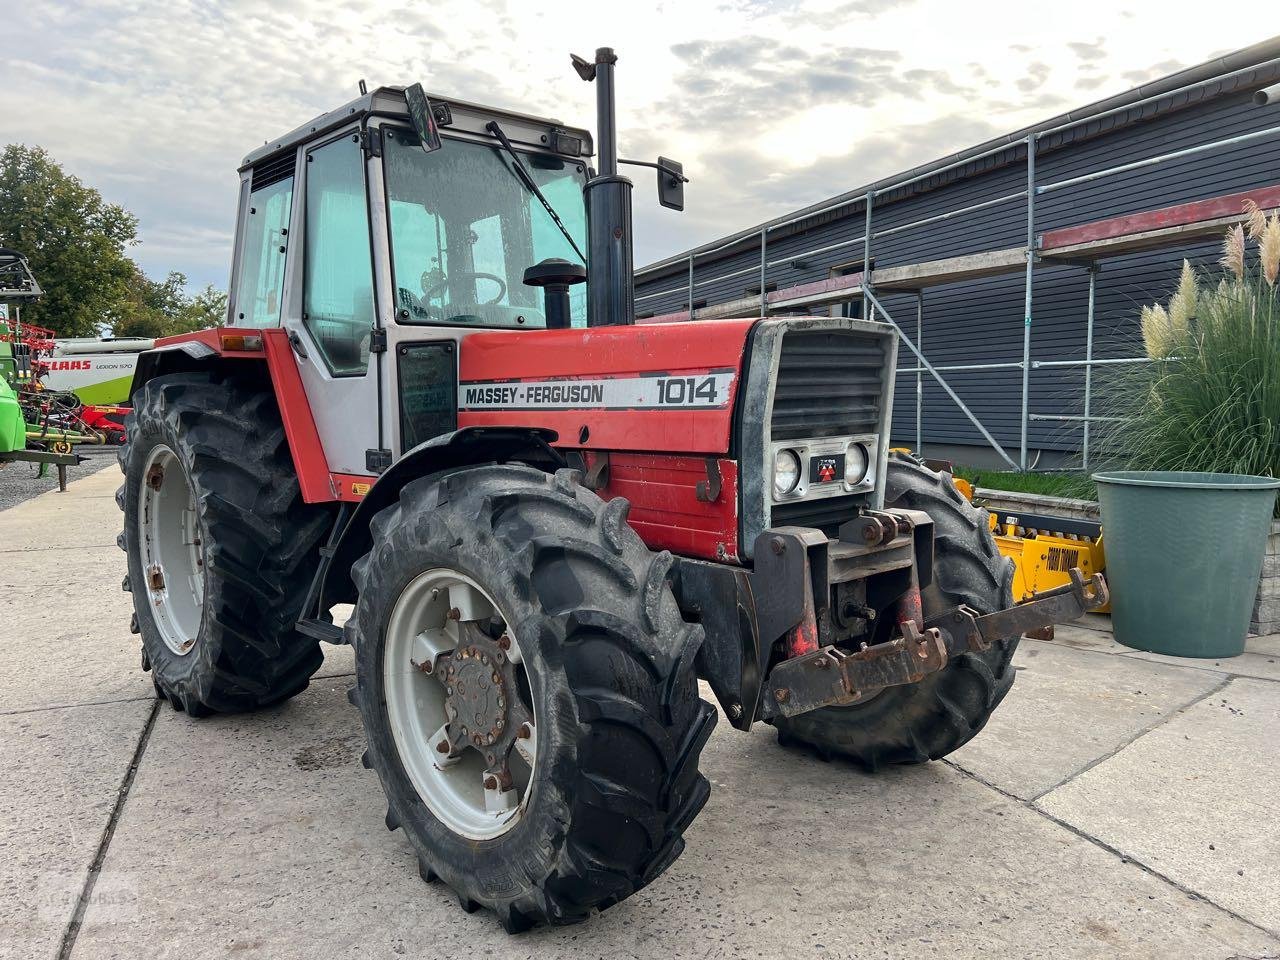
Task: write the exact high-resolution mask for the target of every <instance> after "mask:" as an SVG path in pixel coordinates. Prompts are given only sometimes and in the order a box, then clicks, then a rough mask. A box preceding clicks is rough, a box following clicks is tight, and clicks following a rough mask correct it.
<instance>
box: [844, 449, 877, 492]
mask: <svg viewBox="0 0 1280 960" xmlns="http://www.w3.org/2000/svg"><path fill="white" fill-rule="evenodd" d="M870 466H871V455H870V454H868V453H867V448H866V447H864V446H863V445H862V444H860V443H851V444H849V449H848V450H846V451H845V454H844V482H845V483H847V484H849V485H850V486H855V487H856V486H857V485H858V484H860V483H861V482H862V481H863V480H865V479H866V478H867V470H868V468H869V467H870Z"/></svg>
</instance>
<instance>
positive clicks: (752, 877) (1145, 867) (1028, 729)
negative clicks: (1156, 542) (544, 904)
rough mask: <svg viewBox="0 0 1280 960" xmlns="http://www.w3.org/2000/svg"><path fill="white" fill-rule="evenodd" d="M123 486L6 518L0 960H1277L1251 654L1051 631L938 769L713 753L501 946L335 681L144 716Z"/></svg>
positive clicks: (1268, 755) (1262, 687)
mask: <svg viewBox="0 0 1280 960" xmlns="http://www.w3.org/2000/svg"><path fill="white" fill-rule="evenodd" d="M118 484H119V473H118V471H117V470H116V469H115V468H114V467H111V468H108V469H106V470H104V471H103V472H101V473H98V474H94V475H92V476H90V477H88V478H86V479H83V480H80V481H77V482H76V483H74V484H72V486H71V488H70V490H69V492H68V493H66V494H57V493H51V494H46V495H43V496H41V497H38V498H36V499H34V500H31V501H28V502H27V503H24V504H22V505H20V506H17V507H14V508H12V509H9V510H5V511H0V643H2V644H3V647H0V649H3V650H4V651H5V653H6V656H5V658H4V660H3V666H2V667H0V761H2V762H0V771H2V772H0V808H2V809H3V810H4V811H5V817H4V826H3V828H2V829H0V893H2V896H0V958H8V957H12V958H15V960H17V958H23V960H26V958H55V957H59V956H61V957H71V958H100V957H102V958H105V957H122V958H123V957H130V958H132V957H152V956H154V957H184V958H185V957H189V956H191V955H200V956H205V957H219V956H232V957H264V958H267V957H269V958H279V957H307V958H328V957H355V956H384V955H385V956H392V957H394V956H400V955H404V956H411V957H442V958H443V957H471V956H483V957H493V958H505V957H513V958H514V957H573V958H575V960H582V958H587V957H654V956H671V957H699V958H704V957H713V958H714V957H777V956H784V955H785V956H788V957H810V956H813V957H854V956H856V957H935V956H936V957H971V956H975V957H976V956H990V957H1053V958H1063V957H1114V956H1123V957H1152V958H1156V957H1159V958H1165V957H1179V958H1181V957H1212V958H1223V960H1225V958H1230V957H1240V958H1243V957H1280V873H1277V869H1278V868H1277V864H1280V798H1278V797H1277V791H1276V788H1275V776H1276V772H1277V770H1280V667H1278V665H1277V663H1276V661H1277V660H1280V656H1278V655H1277V654H1280V648H1278V646H1277V639H1276V638H1265V639H1262V640H1258V641H1251V643H1250V652H1249V653H1248V654H1246V656H1245V657H1241V658H1237V659H1236V660H1229V661H1222V662H1219V663H1212V662H1210V663H1204V662H1194V661H1183V660H1173V659H1171V658H1155V657H1152V656H1150V655H1145V654H1138V653H1136V652H1134V651H1129V650H1127V648H1124V647H1120V646H1119V645H1117V644H1115V643H1114V641H1113V640H1111V638H1110V636H1109V635H1108V634H1107V632H1106V630H1105V621H1103V620H1100V619H1094V620H1091V621H1090V622H1089V623H1087V624H1085V625H1084V626H1079V627H1070V628H1060V629H1059V638H1058V640H1057V641H1055V642H1053V643H1040V642H1028V643H1025V644H1024V645H1023V646H1022V647H1021V648H1020V651H1019V653H1018V657H1017V660H1016V661H1015V662H1016V665H1017V667H1018V669H1019V677H1018V680H1017V682H1016V683H1015V685H1014V688H1013V692H1012V693H1011V694H1010V696H1009V699H1008V700H1007V701H1006V703H1005V704H1004V705H1003V707H1002V708H1001V710H1000V711H999V712H998V713H997V714H996V716H995V717H994V718H993V720H992V722H991V723H990V724H989V726H988V728H987V729H986V730H985V731H984V732H983V733H982V734H981V735H980V736H979V737H978V738H976V739H975V740H974V741H973V742H972V743H971V744H969V745H968V746H966V747H965V748H963V749H962V750H960V751H959V752H958V753H957V754H956V755H955V756H954V757H953V758H951V760H950V761H948V762H944V763H933V764H928V765H925V766H923V767H913V768H901V769H895V770H890V771H888V772H886V773H883V774H880V775H878V776H874V777H873V776H868V775H865V774H863V773H861V772H859V771H858V770H856V769H854V768H853V767H851V766H848V765H846V764H842V763H831V764H826V763H822V762H821V761H819V760H817V759H816V758H814V757H812V756H810V755H809V754H807V753H802V752H792V751H787V750H783V749H781V748H779V747H778V746H777V744H776V743H775V742H774V736H773V734H772V731H770V730H769V729H768V728H763V727H762V728H758V729H757V730H756V731H755V732H753V733H752V734H741V733H737V732H735V731H733V730H731V729H729V728H728V726H727V724H721V725H720V726H719V727H718V728H717V730H716V732H715V734H714V735H713V736H712V739H711V741H710V743H709V744H708V746H707V748H706V751H705V752H704V760H703V769H704V772H705V773H706V774H707V776H708V777H709V778H710V779H711V780H712V787H713V790H712V798H711V801H710V802H709V803H708V805H707V807H706V809H705V810H704V811H703V813H702V815H701V816H700V817H699V819H698V820H697V821H696V822H695V823H694V825H693V827H692V828H691V829H690V831H689V833H688V835H687V839H688V848H687V850H686V851H685V853H684V855H683V856H682V857H681V858H680V859H679V860H677V861H676V863H675V864H674V865H673V866H672V868H671V869H670V870H669V871H668V872H667V873H666V874H665V875H664V876H663V877H661V878H659V879H658V880H657V881H655V882H654V883H653V884H652V885H650V886H649V887H648V888H646V889H645V890H644V891H642V892H641V893H639V894H637V895H636V896H634V897H632V898H630V899H629V900H627V901H625V902H624V903H622V904H620V905H618V906H617V907H615V908H613V909H611V910H608V911H606V912H605V913H603V914H602V915H600V916H599V917H597V918H595V919H594V920H592V921H591V922H589V923H587V924H583V925H579V926H575V927H569V928H563V929H552V930H539V931H534V932H533V933H531V934H527V935H524V936H521V937H516V938H510V937H507V936H506V934H504V933H503V932H502V930H501V928H500V926H499V925H498V924H497V922H496V920H495V919H494V918H493V917H492V916H491V915H488V914H486V913H484V912H480V913H476V914H472V915H468V914H465V913H462V912H461V911H460V910H459V909H458V907H457V905H456V903H455V902H454V900H453V897H452V896H451V895H450V894H449V892H448V891H447V889H446V888H444V887H441V886H435V885H427V884H424V883H422V882H421V881H420V880H419V879H418V877H417V871H416V867H415V863H414V859H413V857H412V855H411V853H410V851H409V849H408V846H407V844H406V842H405V841H404V839H403V836H402V834H400V833H394V834H393V833H388V832H387V831H386V830H385V829H384V827H383V825H382V814H383V812H384V809H385V807H384V804H383V800H382V796H381V791H380V789H379V787H378V783H377V778H376V777H375V776H373V774H371V773H368V772H366V771H364V770H363V769H362V768H361V767H360V764H359V759H358V758H359V754H360V751H361V749H362V734H361V730H360V725H359V720H358V718H357V716H356V714H355V711H354V710H352V709H351V708H350V707H349V706H348V704H347V702H346V697H345V690H346V687H347V685H348V684H349V683H350V676H349V674H350V670H351V661H350V654H349V651H346V650H344V649H339V650H332V651H329V653H330V656H329V658H328V660H327V661H326V664H325V667H324V668H323V669H322V670H321V673H320V675H319V677H318V678H317V679H316V680H314V681H313V682H312V685H311V688H310V689H309V690H308V691H307V692H306V693H304V694H303V695H302V696H300V697H298V698H296V699H295V700H294V701H292V702H290V703H288V704H286V705H284V706H282V707H279V708H276V709H273V710H269V711H265V712H263V713H260V714H255V715H252V716H241V717H217V718H211V719H209V720H204V721H192V720H191V719H190V718H188V717H187V716H186V715H185V714H179V713H174V712H173V711H171V710H169V709H168V707H167V706H166V707H164V709H159V708H158V707H157V705H156V701H154V700H153V699H152V697H151V686H150V678H149V677H148V676H147V675H146V674H143V673H142V672H141V671H140V670H139V663H138V657H139V655H138V642H137V638H136V637H134V636H132V635H130V634H129V632H128V619H129V609H130V607H129V598H128V596H127V595H126V594H124V593H122V592H121V590H120V580H121V578H122V576H123V573H124V561H123V554H121V553H120V551H119V550H118V549H116V547H115V546H114V539H115V533H116V531H117V529H118V527H119V511H118V510H117V509H116V507H115V503H114V501H113V500H112V494H113V493H114V490H115V487H116V486H117V485H118ZM51 587H52V588H53V590H52V592H50V589H49V588H51Z"/></svg>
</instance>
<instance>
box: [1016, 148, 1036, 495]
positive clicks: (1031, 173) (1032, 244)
mask: <svg viewBox="0 0 1280 960" xmlns="http://www.w3.org/2000/svg"><path fill="white" fill-rule="evenodd" d="M1035 266H1036V135H1035V134H1034V133H1033V134H1031V135H1030V136H1029V137H1027V281H1026V292H1025V294H1024V296H1023V311H1022V313H1023V316H1022V416H1021V418H1020V419H1021V427H1022V429H1021V442H1020V444H1019V454H1018V467H1019V469H1021V470H1026V469H1027V423H1028V422H1029V420H1030V416H1029V414H1030V409H1029V406H1030V403H1031V287H1032V277H1033V275H1034V274H1035Z"/></svg>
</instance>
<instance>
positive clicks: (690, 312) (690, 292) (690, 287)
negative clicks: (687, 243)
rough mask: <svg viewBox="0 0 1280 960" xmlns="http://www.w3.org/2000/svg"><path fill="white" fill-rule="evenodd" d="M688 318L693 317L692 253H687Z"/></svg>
mask: <svg viewBox="0 0 1280 960" xmlns="http://www.w3.org/2000/svg"><path fill="white" fill-rule="evenodd" d="M689 319H690V320H692V319H693V254H692V253H691V254H689Z"/></svg>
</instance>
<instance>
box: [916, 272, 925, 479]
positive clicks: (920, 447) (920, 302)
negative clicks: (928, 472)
mask: <svg viewBox="0 0 1280 960" xmlns="http://www.w3.org/2000/svg"><path fill="white" fill-rule="evenodd" d="M916 344H917V345H918V346H919V347H920V349H921V350H923V349H924V290H917V291H916ZM916 453H918V454H919V453H924V371H923V370H922V369H921V368H920V367H917V368H916Z"/></svg>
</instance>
